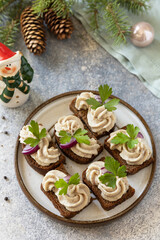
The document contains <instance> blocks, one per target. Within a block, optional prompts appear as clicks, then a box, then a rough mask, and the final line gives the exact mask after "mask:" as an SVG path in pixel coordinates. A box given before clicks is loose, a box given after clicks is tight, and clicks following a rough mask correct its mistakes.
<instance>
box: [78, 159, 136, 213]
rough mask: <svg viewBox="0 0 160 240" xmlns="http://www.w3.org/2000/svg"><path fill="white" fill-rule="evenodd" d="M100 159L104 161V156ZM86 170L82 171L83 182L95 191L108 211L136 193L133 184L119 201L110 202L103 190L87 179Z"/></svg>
mask: <svg viewBox="0 0 160 240" xmlns="http://www.w3.org/2000/svg"><path fill="white" fill-rule="evenodd" d="M99 161H104V158H102V159H100V160H99ZM86 170H87V169H86ZM86 170H85V171H84V172H83V173H82V179H83V182H84V183H85V184H86V185H87V186H88V187H89V188H90V190H91V191H92V192H93V193H94V195H95V196H96V198H97V200H98V201H99V202H100V204H101V206H102V208H103V209H105V210H107V211H109V210H111V209H112V208H114V207H116V206H117V205H119V204H121V203H122V202H124V201H126V200H127V199H129V198H131V197H132V196H133V195H134V193H135V189H134V188H132V187H131V186H129V189H128V191H127V192H126V193H125V194H124V195H123V196H122V197H121V198H120V199H118V200H117V201H113V202H110V201H108V200H105V199H104V198H103V197H102V196H101V190H100V189H99V188H98V187H97V186H96V185H92V183H91V182H90V181H88V180H87V178H86Z"/></svg>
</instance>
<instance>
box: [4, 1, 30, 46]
mask: <svg viewBox="0 0 160 240" xmlns="http://www.w3.org/2000/svg"><path fill="white" fill-rule="evenodd" d="M30 3H31V1H29V0H3V1H1V2H0V10H2V12H3V14H1V16H0V42H2V43H3V44H5V45H7V46H8V47H12V46H13V45H14V42H15V40H16V36H17V33H18V32H19V18H20V14H21V12H22V11H23V9H24V8H25V7H26V6H28V4H30Z"/></svg>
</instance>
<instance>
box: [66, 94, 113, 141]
mask: <svg viewBox="0 0 160 240" xmlns="http://www.w3.org/2000/svg"><path fill="white" fill-rule="evenodd" d="M75 103H76V98H74V99H73V101H72V102H71V104H70V105H69V107H70V110H71V111H72V112H73V113H74V114H75V115H76V116H77V117H79V118H80V119H81V120H82V121H83V123H84V124H85V125H86V126H87V128H88V129H89V130H90V131H91V132H92V134H93V135H94V136H95V137H96V138H97V139H99V138H101V137H104V136H106V135H109V134H110V133H111V132H113V131H114V128H115V125H114V127H113V128H112V129H111V130H110V131H109V132H107V131H104V132H103V133H101V134H98V133H96V132H93V131H92V129H91V128H90V126H89V124H88V120H87V112H88V110H77V108H76V107H75Z"/></svg>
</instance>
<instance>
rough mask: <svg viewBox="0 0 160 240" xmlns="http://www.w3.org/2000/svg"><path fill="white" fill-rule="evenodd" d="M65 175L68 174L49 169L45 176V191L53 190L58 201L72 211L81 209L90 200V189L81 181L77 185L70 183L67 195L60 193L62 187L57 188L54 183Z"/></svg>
mask: <svg viewBox="0 0 160 240" xmlns="http://www.w3.org/2000/svg"><path fill="white" fill-rule="evenodd" d="M65 176H66V174H64V173H62V172H61V171H58V170H52V171H49V172H48V173H47V174H46V175H45V177H44V178H43V182H42V186H43V188H44V190H45V191H53V192H54V193H55V194H56V196H57V198H58V201H59V202H60V203H61V204H62V205H64V206H65V208H66V209H67V210H69V211H70V212H76V211H80V210H81V209H83V208H84V207H86V206H87V205H88V204H89V202H90V199H91V196H90V190H89V188H88V187H87V186H86V185H85V184H83V183H81V182H80V183H79V184H77V185H73V184H72V185H69V187H68V189H67V194H66V195H64V194H63V195H59V191H60V190H61V189H57V188H55V186H54V183H55V182H56V181H58V180H59V179H61V178H64V177H65Z"/></svg>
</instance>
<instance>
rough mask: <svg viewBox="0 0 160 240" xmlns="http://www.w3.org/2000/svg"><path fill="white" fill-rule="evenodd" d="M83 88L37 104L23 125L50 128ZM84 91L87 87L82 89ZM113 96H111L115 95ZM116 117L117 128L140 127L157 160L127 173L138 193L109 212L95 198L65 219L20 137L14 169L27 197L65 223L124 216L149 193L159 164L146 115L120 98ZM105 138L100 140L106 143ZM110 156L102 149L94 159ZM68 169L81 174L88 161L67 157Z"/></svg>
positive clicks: (84, 222) (45, 211) (66, 110)
mask: <svg viewBox="0 0 160 240" xmlns="http://www.w3.org/2000/svg"><path fill="white" fill-rule="evenodd" d="M81 92H82V91H74V92H67V93H63V94H60V95H58V96H55V97H53V98H51V99H49V100H48V101H46V102H44V103H43V104H41V105H40V106H39V107H37V108H36V109H35V110H34V111H33V112H32V113H31V114H30V115H29V117H28V118H27V119H26V121H25V123H24V125H26V124H28V123H29V122H30V120H31V119H34V120H36V121H38V122H39V123H42V124H43V125H44V126H45V127H46V128H47V129H50V127H51V126H53V124H54V123H55V122H56V121H57V120H58V118H59V117H61V116H64V115H69V114H72V112H71V111H70V110H69V104H70V102H71V100H72V99H73V98H74V97H76V95H77V94H80V93H81ZM83 92H84V90H83ZM92 92H93V93H94V94H98V92H96V91H92ZM113 97H114V96H111V98H113ZM115 114H116V117H117V125H118V127H122V126H125V125H127V124H129V123H133V124H134V125H136V126H138V127H139V128H140V130H141V132H142V134H143V135H144V137H145V139H146V141H147V142H148V144H149V146H150V147H151V149H152V152H153V157H154V159H155V162H154V163H153V164H151V165H150V166H148V167H146V168H145V169H143V170H141V171H139V172H138V173H136V174H135V175H132V176H128V181H129V184H130V185H131V186H132V187H134V188H135V194H134V196H133V197H132V198H130V199H128V200H127V201H125V202H124V203H122V204H120V205H118V206H117V207H115V208H114V209H112V210H110V211H105V210H103V209H102V207H101V205H100V204H99V202H98V200H94V201H93V202H92V203H91V204H90V205H89V206H88V207H86V208H85V209H84V210H83V211H81V212H80V213H79V214H77V215H76V216H75V217H74V218H72V219H66V218H64V217H62V216H60V214H59V212H58V210H57V209H55V208H54V206H53V204H52V203H51V201H49V199H48V198H47V197H46V196H45V195H44V194H43V192H42V191H41V190H40V184H41V182H42V179H43V176H42V175H40V174H38V173H37V172H35V171H34V170H33V169H32V168H31V167H30V166H29V165H28V164H27V162H26V160H25V158H24V156H23V154H22V153H21V144H19V141H18V139H17V144H16V149H15V170H16V176H17V179H18V182H19V185H20V187H21V189H22V190H23V192H24V194H25V195H26V197H27V198H28V199H29V200H30V201H31V202H32V203H33V204H34V205H35V206H36V207H37V208H39V209H40V210H41V211H43V212H44V213H46V214H48V215H49V216H51V217H54V218H56V219H59V220H61V221H63V222H67V223H74V224H80V225H84V224H85V225H86V224H87V225H88V224H95V223H104V222H107V221H110V220H112V219H115V218H117V217H120V216H122V215H123V214H125V213H126V212H128V211H129V210H131V209H132V208H134V207H135V206H136V205H137V204H138V203H139V202H140V201H141V200H142V198H143V197H144V196H145V194H146V193H147V191H148V189H149V187H150V185H151V182H152V180H153V176H154V172H155V166H156V149H155V144H154V140H153V136H152V133H151V131H150V129H149V127H148V125H147V123H146V122H145V120H144V119H143V117H142V116H141V115H140V114H139V113H138V112H137V111H136V110H135V109H134V108H133V107H131V106H130V105H129V104H128V103H126V102H124V101H123V100H121V99H120V103H119V105H118V107H117V110H116V111H115ZM104 139H105V137H103V138H102V139H101V140H100V141H101V142H103V141H104ZM106 155H109V154H108V153H107V151H106V150H103V152H102V153H101V155H100V156H99V157H97V158H96V159H95V160H98V159H100V158H101V157H102V156H106ZM66 162H67V164H66V169H67V171H68V172H69V173H70V174H74V173H75V172H78V173H79V174H80V176H81V173H82V171H83V170H84V169H86V168H87V166H88V165H87V164H85V165H80V164H77V163H75V162H73V161H71V160H70V159H68V158H67V161H66Z"/></svg>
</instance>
